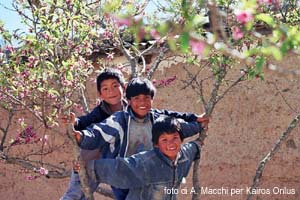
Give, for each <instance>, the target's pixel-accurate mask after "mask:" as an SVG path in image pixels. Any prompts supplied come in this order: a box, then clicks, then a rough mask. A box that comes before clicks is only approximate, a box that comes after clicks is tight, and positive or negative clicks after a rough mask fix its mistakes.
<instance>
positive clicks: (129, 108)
mask: <svg viewBox="0 0 300 200" xmlns="http://www.w3.org/2000/svg"><path fill="white" fill-rule="evenodd" d="M127 112H128V113H129V116H130V117H131V118H133V119H134V121H136V122H140V123H145V122H148V121H149V120H150V119H151V114H150V112H148V113H147V115H146V116H145V118H144V119H140V118H137V117H136V116H135V114H134V112H133V110H132V108H131V106H129V105H128V106H127Z"/></svg>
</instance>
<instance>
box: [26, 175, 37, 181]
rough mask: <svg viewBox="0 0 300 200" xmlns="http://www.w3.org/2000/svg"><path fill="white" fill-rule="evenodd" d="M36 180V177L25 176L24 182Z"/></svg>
mask: <svg viewBox="0 0 300 200" xmlns="http://www.w3.org/2000/svg"><path fill="white" fill-rule="evenodd" d="M36 178H37V176H33V175H29V176H26V180H28V181H32V180H34V179H36Z"/></svg>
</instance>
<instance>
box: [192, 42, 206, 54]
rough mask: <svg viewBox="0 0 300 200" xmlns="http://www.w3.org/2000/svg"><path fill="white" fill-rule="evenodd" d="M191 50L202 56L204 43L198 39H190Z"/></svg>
mask: <svg viewBox="0 0 300 200" xmlns="http://www.w3.org/2000/svg"><path fill="white" fill-rule="evenodd" d="M190 45H191V47H192V52H193V53H194V54H196V55H199V56H202V55H203V53H204V50H205V43H204V42H203V41H198V40H190Z"/></svg>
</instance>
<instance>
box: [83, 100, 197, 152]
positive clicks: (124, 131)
mask: <svg viewBox="0 0 300 200" xmlns="http://www.w3.org/2000/svg"><path fill="white" fill-rule="evenodd" d="M160 115H168V116H172V117H176V118H181V119H183V120H186V121H182V122H181V128H182V133H183V135H184V138H186V137H190V136H193V135H195V134H197V133H198V132H200V131H202V127H201V124H200V123H198V122H196V119H197V116H196V115H194V114H190V113H179V112H173V111H166V110H162V111H161V110H157V109H151V110H150V111H149V116H150V119H151V121H152V122H154V120H155V119H157V118H158V117H159V116H160ZM133 118H134V114H133V113H132V111H131V108H130V106H129V107H128V108H127V110H126V111H120V112H116V113H114V114H113V115H111V116H110V117H109V118H107V119H106V120H104V121H103V122H101V123H97V124H93V125H91V126H89V127H87V128H86V130H82V131H81V140H80V142H79V145H80V147H81V148H82V149H90V150H93V149H96V148H101V147H103V146H106V145H107V144H109V148H106V151H103V152H102V156H103V158H115V157H117V156H120V157H124V156H125V155H126V151H127V148H128V142H129V141H128V138H129V133H128V131H129V127H130V121H131V120H133Z"/></svg>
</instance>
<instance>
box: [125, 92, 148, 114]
mask: <svg viewBox="0 0 300 200" xmlns="http://www.w3.org/2000/svg"><path fill="white" fill-rule="evenodd" d="M152 102H153V100H152V99H151V95H145V94H140V95H137V96H134V97H131V98H130V100H128V104H129V105H130V106H131V108H132V111H133V112H134V114H135V115H136V117H138V118H144V117H145V116H146V115H147V113H148V112H149V111H150V109H151V107H152Z"/></svg>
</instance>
